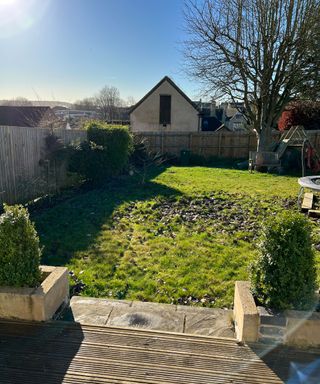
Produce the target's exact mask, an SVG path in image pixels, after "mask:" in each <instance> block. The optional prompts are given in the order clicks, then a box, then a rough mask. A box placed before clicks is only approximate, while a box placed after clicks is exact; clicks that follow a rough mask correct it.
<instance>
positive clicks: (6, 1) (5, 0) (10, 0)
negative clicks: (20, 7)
mask: <svg viewBox="0 0 320 384" xmlns="http://www.w3.org/2000/svg"><path fill="white" fill-rule="evenodd" d="M16 2H17V0H0V6H1V5H13V4H14V3H16Z"/></svg>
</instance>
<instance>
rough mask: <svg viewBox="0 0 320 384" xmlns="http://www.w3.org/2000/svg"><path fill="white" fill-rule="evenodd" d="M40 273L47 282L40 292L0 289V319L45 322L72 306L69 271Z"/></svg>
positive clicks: (43, 269) (44, 268)
mask: <svg viewBox="0 0 320 384" xmlns="http://www.w3.org/2000/svg"><path fill="white" fill-rule="evenodd" d="M40 269H41V272H42V273H43V275H44V276H45V278H44V280H43V281H42V283H41V285H40V286H39V287H38V288H14V287H0V318H3V319H20V320H33V321H46V320H50V319H51V318H52V316H53V315H54V314H55V312H56V311H57V310H58V309H59V307H61V306H62V305H66V304H67V303H68V302H69V282H68V272H67V268H62V267H47V266H41V267H40Z"/></svg>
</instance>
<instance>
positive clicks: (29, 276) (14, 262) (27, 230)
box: [0, 205, 41, 287]
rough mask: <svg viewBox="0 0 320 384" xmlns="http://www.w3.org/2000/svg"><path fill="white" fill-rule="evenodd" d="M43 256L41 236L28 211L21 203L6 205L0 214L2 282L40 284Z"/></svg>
mask: <svg viewBox="0 0 320 384" xmlns="http://www.w3.org/2000/svg"><path fill="white" fill-rule="evenodd" d="M40 256H41V249H40V246H39V238H38V236H37V232H36V230H35V228H34V226H33V224H32V223H31V221H30V219H29V213H28V211H27V210H26V209H25V208H23V207H22V206H19V205H16V206H7V205H5V206H4V213H3V214H2V215H1V216H0V266H1V268H0V285H2V286H12V287H36V286H38V285H39V284H40V280H41V273H40V269H39V266H40Z"/></svg>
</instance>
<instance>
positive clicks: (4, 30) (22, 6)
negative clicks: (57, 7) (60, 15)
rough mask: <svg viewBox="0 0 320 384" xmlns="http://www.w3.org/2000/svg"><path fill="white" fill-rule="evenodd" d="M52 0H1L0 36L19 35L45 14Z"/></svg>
mask: <svg viewBox="0 0 320 384" xmlns="http://www.w3.org/2000/svg"><path fill="white" fill-rule="evenodd" d="M49 2H50V0H42V1H37V0H0V30H1V34H0V38H7V37H10V36H14V35H18V34H19V33H20V32H21V31H23V30H26V29H28V28H31V27H32V26H33V25H34V24H35V22H36V21H37V20H39V19H41V18H42V17H43V16H44V13H45V10H46V9H47V7H48V4H49Z"/></svg>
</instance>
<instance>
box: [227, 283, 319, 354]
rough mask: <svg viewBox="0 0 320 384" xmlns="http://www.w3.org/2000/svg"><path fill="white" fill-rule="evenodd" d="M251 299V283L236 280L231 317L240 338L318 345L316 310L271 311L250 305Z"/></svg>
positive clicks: (252, 300) (317, 315)
mask: <svg viewBox="0 0 320 384" xmlns="http://www.w3.org/2000/svg"><path fill="white" fill-rule="evenodd" d="M253 303H254V299H253V296H252V294H251V291H250V283H249V282H248V281H237V282H236V285H235V298H234V321H235V330H236V337H237V338H238V339H239V340H240V341H243V342H255V341H259V342H265V343H277V344H287V345H294V346H300V347H320V313H319V312H307V311H283V312H272V311H267V310H266V309H265V308H263V307H256V305H255V304H254V306H253ZM250 319H251V320H250ZM249 320H250V321H249Z"/></svg>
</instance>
